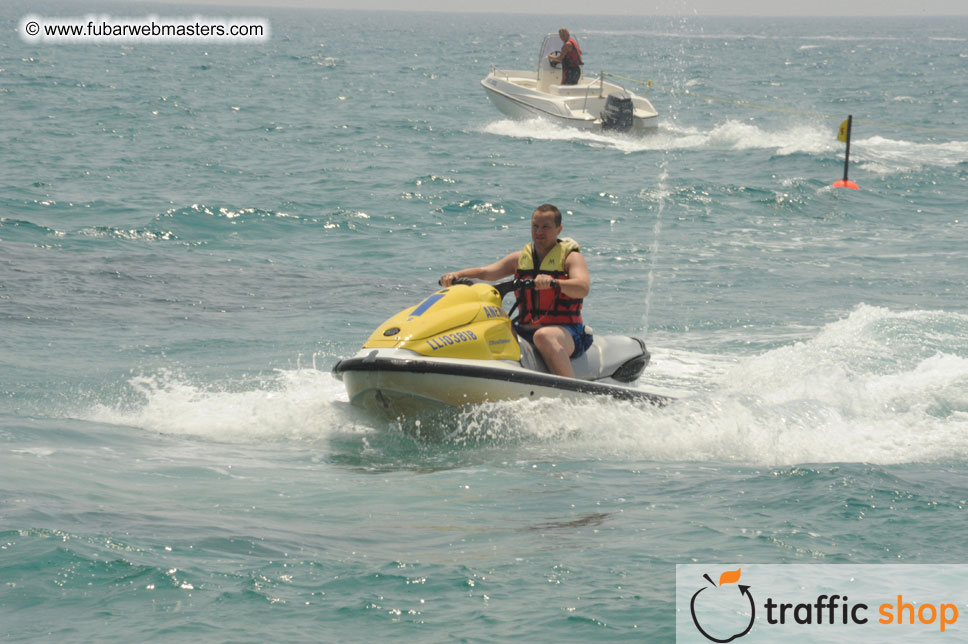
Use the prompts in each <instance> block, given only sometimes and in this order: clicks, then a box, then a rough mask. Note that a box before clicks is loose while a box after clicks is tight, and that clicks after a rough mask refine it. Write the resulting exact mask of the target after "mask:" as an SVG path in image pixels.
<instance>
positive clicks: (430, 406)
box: [333, 350, 670, 418]
mask: <svg viewBox="0 0 968 644" xmlns="http://www.w3.org/2000/svg"><path fill="white" fill-rule="evenodd" d="M403 353H405V352H402V351H399V350H396V351H377V350H371V351H369V352H366V351H364V352H361V354H358V355H357V356H355V357H353V358H348V359H346V360H341V361H340V362H339V363H337V364H336V366H335V367H334V368H333V373H334V375H336V377H338V378H340V379H341V380H342V381H343V383H344V384H345V386H346V391H347V393H348V394H349V397H350V402H351V403H352V404H353V405H355V406H358V407H362V408H364V409H369V410H371V411H376V412H379V413H381V414H382V415H384V416H387V417H390V418H395V417H398V416H409V415H414V414H420V413H424V412H426V411H428V410H430V411H438V410H442V409H448V408H449V409H453V408H456V407H460V406H462V405H473V404H481V403H485V402H495V401H502V400H518V399H522V398H528V399H536V398H566V399H580V398H587V396H589V395H593V396H608V397H611V398H615V399H619V400H630V401H637V402H645V403H649V404H652V405H664V404H665V403H666V402H668V401H669V400H670V399H669V398H667V397H665V396H661V395H658V394H653V393H649V392H645V391H642V390H639V389H634V388H632V387H627V386H624V385H621V384H618V383H616V382H614V381H611V382H606V381H587V380H579V379H577V378H564V377H561V376H555V375H552V374H548V373H539V372H536V371H532V370H530V369H526V368H524V367H522V366H521V365H520V364H519V363H516V362H512V361H506V360H502V361H495V360H490V361H484V360H432V359H426V358H422V357H420V356H417V355H416V354H413V357H408V356H405V355H401V354H403ZM495 363H498V364H495Z"/></svg>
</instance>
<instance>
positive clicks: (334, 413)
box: [79, 369, 361, 442]
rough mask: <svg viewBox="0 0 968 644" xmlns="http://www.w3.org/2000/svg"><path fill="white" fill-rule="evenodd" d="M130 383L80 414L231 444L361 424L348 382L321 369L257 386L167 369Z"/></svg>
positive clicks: (280, 375) (282, 373)
mask: <svg viewBox="0 0 968 644" xmlns="http://www.w3.org/2000/svg"><path fill="white" fill-rule="evenodd" d="M128 388H129V392H130V395H128V396H125V397H124V399H123V400H119V401H116V402H112V403H106V402H100V403H97V404H95V405H94V406H93V407H91V408H90V409H87V410H84V411H82V412H81V413H80V414H79V416H80V417H81V418H82V419H84V420H91V421H95V422H102V423H109V424H114V425H128V426H132V427H139V428H142V429H146V430H150V431H155V432H159V433H162V434H174V435H189V436H198V437H202V438H207V439H211V440H216V441H226V442H251V441H254V440H265V439H289V440H293V439H295V440H314V439H319V438H325V437H327V436H328V435H330V434H332V433H333V432H334V431H344V432H345V431H358V430H361V428H359V427H356V426H355V425H354V423H353V421H352V419H351V418H350V416H348V415H347V413H346V412H347V411H348V410H347V408H348V402H347V401H346V394H345V391H344V390H343V386H342V383H340V382H338V381H337V380H335V379H334V378H333V376H332V375H331V374H330V373H328V372H325V371H318V370H316V369H296V370H291V371H286V370H277V371H275V372H274V375H273V376H271V377H270V378H269V379H268V380H263V381H261V382H259V383H255V384H248V385H237V384H235V383H221V384H214V385H206V386H202V385H198V384H195V383H193V382H191V380H190V379H188V378H187V377H184V376H180V375H176V374H174V373H172V372H170V371H166V370H162V371H159V372H157V373H154V374H150V375H140V376H136V377H133V378H131V380H130V381H129V382H128Z"/></svg>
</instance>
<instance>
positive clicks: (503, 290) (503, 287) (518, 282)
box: [437, 277, 534, 299]
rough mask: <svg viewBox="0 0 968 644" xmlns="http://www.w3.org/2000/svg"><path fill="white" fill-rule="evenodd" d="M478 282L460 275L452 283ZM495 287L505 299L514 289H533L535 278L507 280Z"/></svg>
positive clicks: (452, 284)
mask: <svg viewBox="0 0 968 644" xmlns="http://www.w3.org/2000/svg"><path fill="white" fill-rule="evenodd" d="M437 283H438V284H440V281H439V280H438V281H437ZM476 283H477V282H475V281H474V280H472V279H470V278H469V277H458V278H457V279H455V280H454V281H452V282H451V283H450V285H451V286H454V285H455V284H461V285H463V286H473V285H474V284H476ZM494 288H495V289H497V292H498V294H499V295H500V296H501V299H504V296H505V295H507V294H508V293H511V292H513V291H517V290H519V289H533V288H534V280H531V279H514V280H507V281H506V282H501V283H500V284H495V285H494Z"/></svg>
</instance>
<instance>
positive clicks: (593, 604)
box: [0, 2, 968, 642]
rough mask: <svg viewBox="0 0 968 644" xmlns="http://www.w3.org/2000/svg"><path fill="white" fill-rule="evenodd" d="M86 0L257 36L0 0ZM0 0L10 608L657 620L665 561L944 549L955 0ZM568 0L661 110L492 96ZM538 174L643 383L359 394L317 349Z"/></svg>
mask: <svg viewBox="0 0 968 644" xmlns="http://www.w3.org/2000/svg"><path fill="white" fill-rule="evenodd" d="M95 10H96V11H98V12H103V13H109V14H112V15H115V16H128V17H141V16H145V15H147V14H149V13H154V14H157V15H160V16H170V17H183V16H190V15H195V14H201V15H205V16H220V17H234V16H247V15H250V16H257V17H260V18H263V19H265V20H268V21H269V22H270V24H271V29H272V32H271V38H270V39H269V40H268V41H267V42H265V43H257V44H219V43H202V44H195V43H183V42H179V43H165V44H159V43H117V42H112V41H105V42H96V43H83V44H50V43H46V44H45V43H41V44H36V43H35V44H30V43H27V42H25V41H23V40H22V39H21V38H20V37H19V36H17V35H15V34H16V33H17V25H18V23H19V21H20V20H21V18H22V17H23V16H25V15H26V14H28V13H37V14H41V15H43V16H48V17H57V16H60V17H79V16H81V15H84V14H86V13H89V12H92V11H95ZM0 22H2V24H3V29H4V33H5V34H7V35H6V37H4V38H2V39H0V114H2V118H0V639H3V640H5V641H17V642H20V641H53V640H59V641H78V642H80V641H102V642H131V641H206V642H266V641H286V642H310V641H383V640H387V639H389V638H402V639H403V640H405V641H449V640H458V641H509V640H529V641H591V640H594V641H617V640H621V641H650V642H651V641H655V642H662V641H672V640H673V639H674V637H675V564H677V563H706V562H711V563H718V562H729V563H733V562H739V563H742V562H757V563H798V564H804V563H808V564H833V563H852V564H866V563H879V564H884V563H899V564H912V563H919V564H944V563H963V562H964V561H965V560H966V558H968V546H966V544H965V539H964V534H965V530H966V528H968V509H966V508H968V277H966V275H968V261H966V256H965V249H966V247H968V246H966V241H968V226H966V219H968V213H966V208H965V206H966V201H968V199H966V197H968V119H966V118H965V117H966V114H968V112H966V105H968V37H966V34H968V20H966V18H963V17H962V18H907V19H900V18H898V19H861V18H851V19H833V18H831V19H809V20H807V19H768V18H760V19H753V18H742V19H741V18H734V19H726V18H703V17H697V16H695V15H691V14H687V13H686V12H684V13H683V15H680V16H673V17H666V18H651V17H607V16H596V17H589V16H570V17H561V16H550V17H549V16H508V15H471V14H432V13H424V14H416V13H414V14H409V13H373V12H331V11H310V10H303V11H297V10H276V9H251V8H249V9H245V10H239V9H232V8H226V7H186V6H162V5H148V4H137V5H108V4H104V5H97V6H96V7H91V6H87V5H85V6H83V7H81V6H80V5H74V4H66V5H46V6H45V7H44V8H43V10H40V9H38V7H36V6H30V5H27V4H23V3H20V2H15V3H14V4H13V5H10V4H5V5H4V7H3V9H0ZM563 23H564V24H567V26H569V27H570V28H571V30H572V32H573V33H574V34H575V35H576V36H577V38H578V40H579V42H580V43H581V45H582V48H583V50H584V52H585V60H586V69H587V70H588V71H597V70H599V69H603V70H606V71H608V72H611V73H613V74H617V75H621V76H624V77H626V78H630V79H638V80H642V81H649V80H651V81H652V88H651V89H650V90H649V93H648V96H649V98H650V99H651V100H652V101H653V103H654V104H655V105H656V107H657V109H658V111H659V113H660V126H659V129H658V131H657V132H655V133H653V134H651V135H649V136H644V137H640V138H634V137H628V136H623V135H619V134H601V133H587V132H586V133H583V132H578V131H575V130H570V129H567V128H563V127H561V126H558V125H555V124H552V123H546V122H542V121H540V120H535V121H528V122H515V121H510V120H507V119H505V118H504V117H503V116H502V115H501V114H500V113H499V112H497V111H496V109H495V108H494V107H493V106H491V105H490V104H489V103H488V102H487V99H486V97H485V96H484V94H483V90H482V89H481V88H480V86H479V81H480V79H481V78H482V77H483V76H484V75H485V74H486V73H487V72H488V71H489V69H490V66H491V65H498V66H502V67H510V68H529V67H530V66H531V65H532V64H533V62H534V58H535V56H536V54H537V49H538V46H539V44H540V41H541V38H542V37H543V35H544V34H545V33H547V32H550V31H554V30H555V29H557V28H558V27H559V26H561V24H563ZM629 87H630V88H631V89H634V90H635V89H637V90H639V91H642V92H644V91H646V90H645V87H644V86H641V85H636V84H632V83H630V84H629ZM848 114H852V115H853V117H854V128H853V142H852V147H851V169H850V177H851V179H852V180H854V181H856V182H857V183H858V184H859V185H860V188H861V189H860V190H859V191H852V190H835V189H832V188H831V187H830V184H831V183H832V182H833V181H835V180H837V179H839V178H841V176H842V172H843V169H842V164H843V153H844V146H843V144H841V143H839V142H837V141H836V133H837V127H838V125H839V123H840V121H841V120H843V119H845V118H846V117H847V115H848ZM546 201H550V202H552V203H555V204H557V205H558V206H559V207H560V208H561V209H562V210H563V211H564V212H565V220H564V226H565V234H567V235H569V236H573V237H575V238H576V239H578V240H579V241H580V243H581V244H582V246H583V250H584V252H585V255H586V257H587V260H588V263H589V266H590V269H591V272H592V281H593V286H592V293H591V295H590V296H589V297H588V298H587V301H586V307H585V308H586V319H587V321H588V322H589V323H590V324H592V325H593V326H594V327H595V329H596V330H597V331H598V332H600V333H627V334H634V335H639V336H640V337H643V338H645V339H646V341H647V343H648V345H649V347H650V349H651V350H652V353H653V363H652V364H651V365H650V366H649V368H648V369H647V371H646V373H645V375H644V376H643V378H642V379H641V380H640V381H639V383H638V385H637V386H639V387H641V388H643V389H649V390H657V391H663V392H666V393H671V394H673V395H675V396H677V397H678V400H677V402H675V403H674V404H671V405H669V406H668V407H665V408H662V409H657V408H642V407H639V406H635V405H632V404H629V403H620V402H614V401H609V400H588V401H587V402H583V403H580V404H561V403H556V402H555V401H522V402H514V403H507V404H495V405H488V406H484V407H478V408H471V409H467V410H463V411H461V412H460V413H456V414H454V416H453V417H452V418H447V419H443V420H441V421H439V422H441V423H446V427H445V428H444V429H445V432H444V433H446V434H447V437H446V438H445V439H442V440H440V441H436V442H433V443H428V442H420V441H415V440H413V439H411V438H408V437H407V435H406V434H405V433H404V432H403V431H402V430H403V429H404V427H402V425H403V424H404V423H406V422H407V421H406V420H403V421H398V422H392V423H387V422H384V421H379V420H375V419H373V418H370V417H368V416H366V415H365V414H363V413H361V412H360V411H359V410H356V409H354V408H352V407H351V406H350V405H349V404H348V402H347V397H346V393H345V391H344V390H343V387H342V384H341V383H340V382H339V381H337V380H335V379H334V378H333V377H332V376H331V374H330V369H331V367H332V366H333V364H335V362H336V361H337V360H338V359H340V358H341V357H345V356H348V355H351V354H353V353H355V352H356V350H357V349H358V348H359V346H360V345H361V343H362V342H363V341H364V339H365V338H366V337H367V336H368V335H369V333H370V331H371V330H372V329H373V328H375V327H376V325H377V324H379V323H380V322H381V321H382V320H384V319H385V318H387V317H389V316H390V315H391V314H393V313H395V312H396V311H398V310H399V309H402V308H404V307H405V306H409V305H412V304H414V303H415V302H417V301H419V300H420V299H422V298H423V297H425V296H426V295H427V294H428V293H430V292H432V291H433V290H434V289H435V288H436V280H437V277H438V276H439V275H440V274H442V273H444V272H446V271H448V270H453V269H457V268H461V267H465V266H474V265H480V264H484V263H488V262H490V261H493V260H494V259H497V258H498V257H501V256H503V255H504V254H506V253H507V252H509V251H511V250H515V249H517V248H520V247H521V246H522V245H523V244H524V243H525V242H526V241H527V239H528V232H529V226H528V222H529V217H530V213H531V211H532V209H533V208H534V207H535V206H536V205H538V204H540V203H542V202H546ZM844 641H849V640H844Z"/></svg>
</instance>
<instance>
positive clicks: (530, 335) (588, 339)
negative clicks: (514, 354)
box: [514, 324, 592, 359]
mask: <svg viewBox="0 0 968 644" xmlns="http://www.w3.org/2000/svg"><path fill="white" fill-rule="evenodd" d="M560 326H561V327H562V328H564V329H567V331H568V332H569V333H571V339H572V340H574V341H575V350H574V352H572V354H571V358H572V359H575V358H577V357H578V356H580V355H581V354H583V353H585V352H586V351H588V347H590V346H592V334H591V333H585V325H584V324H562V325H560ZM535 331H537V329H522V328H520V327H518V326H515V327H514V332H515V333H517V334H518V337H519V338H523V339H525V340H527V341H528V342H530V343H531V344H534V332H535Z"/></svg>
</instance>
